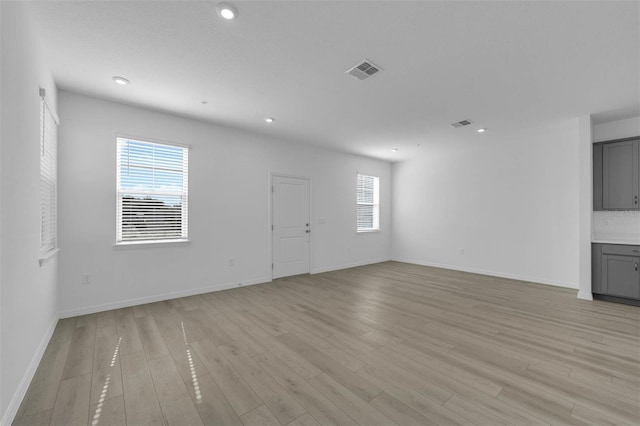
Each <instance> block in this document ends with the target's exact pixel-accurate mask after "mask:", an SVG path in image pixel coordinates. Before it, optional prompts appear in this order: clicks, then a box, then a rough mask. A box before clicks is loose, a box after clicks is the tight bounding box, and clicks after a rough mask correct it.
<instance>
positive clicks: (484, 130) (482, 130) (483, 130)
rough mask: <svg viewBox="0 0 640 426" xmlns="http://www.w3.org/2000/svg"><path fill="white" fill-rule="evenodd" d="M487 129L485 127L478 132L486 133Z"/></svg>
mask: <svg viewBox="0 0 640 426" xmlns="http://www.w3.org/2000/svg"><path fill="white" fill-rule="evenodd" d="M486 131H487V129H485V128H484V127H483V128H482V129H478V130H476V132H478V133H484V132H486Z"/></svg>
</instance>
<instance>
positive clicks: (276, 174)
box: [267, 172, 315, 281]
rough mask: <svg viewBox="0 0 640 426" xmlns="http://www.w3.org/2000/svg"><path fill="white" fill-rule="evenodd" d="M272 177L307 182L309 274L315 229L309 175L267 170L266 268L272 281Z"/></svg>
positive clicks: (311, 183) (311, 267)
mask: <svg viewBox="0 0 640 426" xmlns="http://www.w3.org/2000/svg"><path fill="white" fill-rule="evenodd" d="M274 177H283V178H291V179H304V180H306V181H308V182H309V224H310V225H311V226H310V228H311V233H310V234H309V275H311V274H312V271H313V233H314V231H315V229H314V227H313V209H312V208H311V207H312V206H313V182H312V180H311V176H303V175H294V174H290V173H279V172H269V181H268V182H267V193H268V198H269V202H268V203H267V204H268V210H269V211H268V214H267V217H268V218H269V221H268V223H267V232H268V233H269V238H268V240H269V247H268V252H269V254H270V256H269V264H268V265H267V269H268V270H269V276H270V277H271V280H272V281H273V229H272V226H273V191H272V190H271V188H272V187H273V178H274Z"/></svg>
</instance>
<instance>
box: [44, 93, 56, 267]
mask: <svg viewBox="0 0 640 426" xmlns="http://www.w3.org/2000/svg"><path fill="white" fill-rule="evenodd" d="M42 93H44V90H42V92H41V96H42V98H41V100H40V255H41V256H44V255H46V254H47V253H50V252H51V251H52V250H55V249H56V248H57V236H56V230H57V229H56V228H57V223H58V222H57V219H56V210H57V191H58V190H57V187H58V177H57V175H58V173H57V161H58V160H57V154H56V153H57V149H58V147H57V145H58V122H57V119H56V117H55V116H54V113H53V112H52V111H51V110H50V109H49V105H47V102H46V101H45V99H44V95H42Z"/></svg>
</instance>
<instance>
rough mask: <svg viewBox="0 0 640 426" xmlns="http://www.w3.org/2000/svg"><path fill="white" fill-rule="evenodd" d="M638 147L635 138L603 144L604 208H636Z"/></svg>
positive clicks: (638, 180)
mask: <svg viewBox="0 0 640 426" xmlns="http://www.w3.org/2000/svg"><path fill="white" fill-rule="evenodd" d="M639 148H640V145H639V142H638V141H637V140H632V141H625V142H616V143H610V144H605V145H603V147H602V169H603V170H602V172H603V185H602V186H603V188H602V191H603V194H602V201H603V207H604V209H605V210H638V207H639V204H638V203H639V200H638V186H639V185H640V179H639V177H638V168H639V166H640V164H638V163H639V162H640V151H639Z"/></svg>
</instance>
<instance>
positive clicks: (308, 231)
mask: <svg viewBox="0 0 640 426" xmlns="http://www.w3.org/2000/svg"><path fill="white" fill-rule="evenodd" d="M304 232H305V233H307V234H308V233H310V232H311V231H310V230H308V229H307V230H306V231H304ZM636 266H637V265H636Z"/></svg>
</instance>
